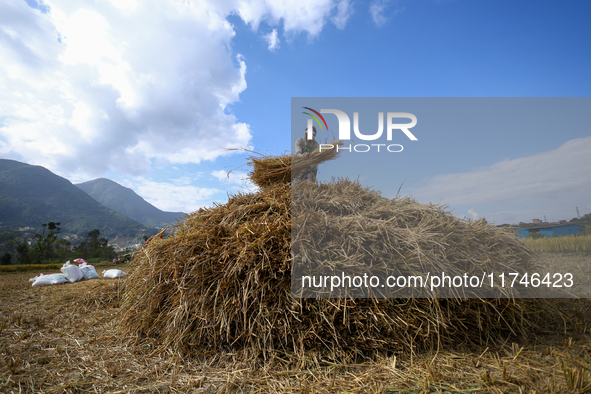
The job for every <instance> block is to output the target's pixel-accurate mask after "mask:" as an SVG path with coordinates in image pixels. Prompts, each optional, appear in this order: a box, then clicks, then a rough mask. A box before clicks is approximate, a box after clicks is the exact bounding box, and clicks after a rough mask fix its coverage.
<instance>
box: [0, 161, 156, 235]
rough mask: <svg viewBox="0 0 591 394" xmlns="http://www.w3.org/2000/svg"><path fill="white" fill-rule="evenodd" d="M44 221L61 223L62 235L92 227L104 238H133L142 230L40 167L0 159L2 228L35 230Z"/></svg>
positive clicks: (124, 217)
mask: <svg viewBox="0 0 591 394" xmlns="http://www.w3.org/2000/svg"><path fill="white" fill-rule="evenodd" d="M48 221H53V222H61V226H60V227H61V230H62V233H70V234H79V235H85V234H86V233H88V232H89V231H91V230H94V229H95V228H96V229H99V230H100V232H101V235H102V236H105V237H108V238H113V237H116V236H122V237H137V236H140V235H141V233H142V232H143V231H144V229H145V227H146V226H144V225H143V224H141V223H138V222H137V221H135V220H133V219H131V218H128V217H127V216H125V215H122V214H120V213H118V212H115V211H113V210H111V209H109V208H107V207H105V206H103V205H101V204H99V203H98V202H97V201H96V200H94V199H93V198H92V197H90V196H89V195H88V194H87V193H85V192H84V191H82V190H80V188H78V187H76V186H74V185H73V184H72V183H71V182H70V181H68V180H67V179H65V178H62V177H60V176H58V175H55V174H54V173H52V172H51V171H49V170H48V169H46V168H44V167H41V166H32V165H29V164H25V163H20V162H18V161H14V160H7V159H0V222H2V227H3V228H6V227H10V226H20V227H27V226H28V227H33V228H35V229H39V228H40V227H41V224H42V223H47V222H48ZM148 233H153V231H148Z"/></svg>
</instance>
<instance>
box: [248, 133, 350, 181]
mask: <svg viewBox="0 0 591 394" xmlns="http://www.w3.org/2000/svg"><path fill="white" fill-rule="evenodd" d="M341 145H343V142H342V141H333V142H331V143H330V144H325V145H324V146H323V148H322V150H319V149H317V150H315V151H314V152H312V153H311V154H310V155H309V156H307V157H300V156H291V155H289V154H285V155H281V156H265V155H261V154H259V155H258V156H251V157H250V158H249V159H248V163H249V164H250V165H252V171H251V172H250V173H249V174H248V177H249V178H250V179H251V180H252V182H253V183H254V184H255V185H257V186H259V187H268V186H275V185H278V184H281V183H289V182H290V181H291V180H292V179H295V178H297V177H298V176H299V175H300V174H302V173H303V172H304V171H307V170H308V168H309V167H310V166H311V165H318V164H320V163H323V162H325V161H328V160H334V159H336V158H337V157H338V156H339V154H340V152H339V151H338V150H337V149H338V147H339V146H341ZM328 146H331V148H328Z"/></svg>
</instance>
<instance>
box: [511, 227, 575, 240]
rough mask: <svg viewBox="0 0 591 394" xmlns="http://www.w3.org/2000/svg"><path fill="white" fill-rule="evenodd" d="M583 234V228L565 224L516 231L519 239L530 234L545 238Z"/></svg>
mask: <svg viewBox="0 0 591 394" xmlns="http://www.w3.org/2000/svg"><path fill="white" fill-rule="evenodd" d="M584 232H585V226H578V225H576V224H565V225H562V226H539V227H529V228H522V229H519V230H517V235H518V236H519V238H525V237H527V236H529V235H530V234H543V235H545V236H546V237H560V236H563V235H577V234H582V233H584Z"/></svg>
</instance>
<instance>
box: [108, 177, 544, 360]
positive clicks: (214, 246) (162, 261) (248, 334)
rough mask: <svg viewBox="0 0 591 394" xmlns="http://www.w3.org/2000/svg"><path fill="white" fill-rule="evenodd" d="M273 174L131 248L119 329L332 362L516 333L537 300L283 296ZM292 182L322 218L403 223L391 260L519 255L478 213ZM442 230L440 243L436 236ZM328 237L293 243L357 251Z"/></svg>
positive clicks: (523, 257)
mask: <svg viewBox="0 0 591 394" xmlns="http://www.w3.org/2000/svg"><path fill="white" fill-rule="evenodd" d="M275 175H276V174H271V176H270V177H271V178H273V179H272V180H268V181H267V182H262V181H261V180H262V179H263V175H262V173H259V174H258V175H257V176H258V177H259V178H258V181H257V183H258V184H261V183H266V184H267V186H266V187H264V188H261V190H260V191H259V192H257V193H251V194H237V195H234V196H232V197H231V198H230V199H229V200H228V202H227V203H226V204H223V205H216V206H214V207H212V208H209V209H201V210H199V211H198V212H195V213H193V214H191V215H189V216H188V217H186V219H185V220H184V221H183V222H182V223H179V224H178V225H177V226H176V228H175V229H174V232H173V234H172V235H171V236H169V237H166V238H164V239H154V240H153V241H152V242H151V243H149V244H148V245H146V246H145V247H144V248H143V249H142V250H141V251H140V252H139V253H138V254H137V255H136V257H135V259H134V261H133V264H134V265H135V266H136V269H135V270H134V271H133V273H132V274H131V275H130V276H129V277H128V278H127V280H126V284H125V294H124V297H123V303H122V308H121V312H120V316H119V321H120V324H119V328H120V330H121V333H122V334H123V335H126V336H127V337H129V338H131V339H132V340H135V341H137V342H138V343H140V342H141V341H143V340H144V339H147V340H150V341H152V343H155V344H156V345H157V346H158V347H159V348H160V349H168V350H169V351H175V352H176V351H179V352H182V353H188V354H208V353H211V352H217V351H220V350H223V349H242V350H247V351H248V352H249V353H250V354H252V355H259V356H260V355H262V356H264V357H265V358H266V357H269V356H271V355H278V354H279V355H280V357H282V358H283V359H291V357H296V358H297V359H299V360H302V359H304V358H305V357H309V354H310V353H309V352H319V353H320V354H322V357H324V358H328V359H332V360H341V361H342V360H351V359H352V358H354V357H356V356H363V357H365V356H372V355H377V354H389V353H392V352H394V353H401V352H408V351H410V350H418V349H427V348H436V347H437V348H438V347H439V346H445V345H448V344H453V345H454V346H459V345H461V344H471V343H484V342H487V343H491V342H494V341H497V340H505V339H506V338H507V336H508V335H510V334H518V335H522V334H525V333H526V332H527V331H528V330H529V329H531V327H532V325H533V324H534V323H533V322H534V319H533V317H534V315H535V314H536V313H537V312H538V310H536V308H538V304H537V303H536V302H530V301H525V300H510V299H489V300H482V299H409V298H406V299H376V298H368V299H353V298H338V299H301V298H294V297H292V294H291V278H290V276H291V269H292V266H291V264H292V259H293V258H294V254H293V253H299V252H292V249H291V228H292V220H293V223H294V225H297V220H298V218H296V217H293V218H292V216H291V210H290V207H291V202H292V201H291V199H292V193H291V187H292V186H291V185H290V184H289V183H285V182H278V183H275V180H276V179H277V178H276V177H275ZM298 187H301V189H298V190H301V191H303V192H302V193H303V194H305V195H306V201H308V202H310V201H312V202H315V203H316V204H315V205H314V207H313V208H311V209H313V210H315V211H316V212H321V213H322V215H324V216H326V217H328V218H329V219H334V220H335V221H341V222H343V220H345V219H346V218H347V217H349V216H351V215H356V216H357V221H359V218H360V217H361V218H363V217H364V216H363V215H365V217H366V218H367V219H368V220H369V219H371V220H378V219H380V217H381V219H382V220H383V221H384V223H382V224H383V225H386V226H389V229H390V230H391V231H392V232H394V233H395V232H397V231H398V232H399V233H400V234H402V232H405V234H406V237H407V238H400V242H399V243H398V249H397V250H398V252H397V253H395V254H391V255H389V258H390V259H391V260H392V262H393V263H394V264H405V261H406V262H410V263H412V262H415V261H419V260H422V259H425V258H428V259H431V260H433V262H434V263H437V262H440V264H442V265H446V264H448V263H449V261H456V262H462V263H464V264H468V265H470V264H471V265H477V264H479V263H482V262H486V261H488V262H489V263H490V262H491V261H493V262H494V261H495V260H499V259H502V260H503V263H504V264H508V265H511V264H518V263H519V264H526V261H527V252H526V251H525V250H524V249H523V247H522V246H520V244H518V243H517V242H516V241H515V240H514V239H513V238H512V237H511V236H509V235H507V234H505V233H502V232H500V231H498V230H497V229H496V228H494V227H492V226H489V225H486V224H485V223H483V222H467V221H462V220H459V219H457V218H455V217H454V216H453V215H451V214H449V213H447V212H445V211H444V210H443V209H442V208H441V207H437V206H425V205H422V204H418V203H416V202H414V201H412V200H411V199H408V198H401V199H393V200H392V199H385V198H382V197H380V196H379V195H378V193H376V192H374V191H371V190H369V189H366V188H363V187H361V186H360V185H359V184H357V183H354V182H350V181H346V180H341V181H337V182H331V183H328V184H322V185H316V184H313V183H310V182H306V183H302V184H301V185H298ZM306 193H307V194H306ZM314 193H315V194H314ZM314 199H315V200H314ZM359 215H361V216H359ZM380 215H381V216H380ZM384 215H387V217H383V216H384ZM343 223H344V222H343ZM442 234H443V235H444V237H445V242H436V240H437V239H439V240H440V241H441V238H440V236H441V235H442ZM333 236H334V237H335V240H334V242H335V243H334V245H335V249H334V250H328V251H326V250H325V251H319V250H314V242H313V239H312V238H309V239H299V241H298V242H300V244H302V243H307V248H308V253H311V254H312V255H313V254H317V255H319V256H320V255H322V256H323V258H324V256H330V255H333V256H334V255H337V254H338V253H342V252H340V251H342V250H346V249H348V248H349V249H351V250H353V252H352V253H361V249H357V248H354V247H353V246H354V245H352V244H351V238H350V235H347V237H344V238H342V239H339V238H338V237H339V234H338V233H335V234H333ZM310 237H313V234H310ZM401 237H402V236H401ZM405 239H409V240H410V239H412V242H410V241H408V242H404V240H405ZM337 249H338V250H337ZM426 251H428V253H427V252H426ZM373 252H374V253H382V252H383V253H391V251H382V252H380V251H377V250H374V251H373ZM385 257H386V256H385V255H381V257H380V258H385Z"/></svg>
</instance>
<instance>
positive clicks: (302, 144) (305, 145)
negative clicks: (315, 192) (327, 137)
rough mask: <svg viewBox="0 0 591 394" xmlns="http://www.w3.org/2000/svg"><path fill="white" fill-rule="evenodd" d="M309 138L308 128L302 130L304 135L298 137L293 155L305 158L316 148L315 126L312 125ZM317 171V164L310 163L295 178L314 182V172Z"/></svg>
mask: <svg viewBox="0 0 591 394" xmlns="http://www.w3.org/2000/svg"><path fill="white" fill-rule="evenodd" d="M312 135H313V138H312V139H311V140H309V139H308V128H307V127H306V130H305V131H304V136H303V137H301V138H298V139H297V141H296V144H295V155H296V156H298V157H303V158H306V157H308V156H309V155H310V153H312V152H314V151H315V150H316V149H318V146H319V145H318V142H316V127H314V126H312ZM317 173H318V164H311V165H310V166H309V167H308V169H307V170H304V171H302V173H301V174H300V175H298V176H297V178H296V179H299V180H301V181H310V182H316V174H317Z"/></svg>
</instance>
